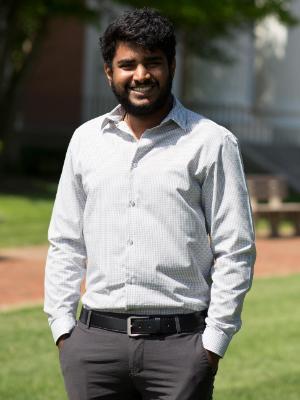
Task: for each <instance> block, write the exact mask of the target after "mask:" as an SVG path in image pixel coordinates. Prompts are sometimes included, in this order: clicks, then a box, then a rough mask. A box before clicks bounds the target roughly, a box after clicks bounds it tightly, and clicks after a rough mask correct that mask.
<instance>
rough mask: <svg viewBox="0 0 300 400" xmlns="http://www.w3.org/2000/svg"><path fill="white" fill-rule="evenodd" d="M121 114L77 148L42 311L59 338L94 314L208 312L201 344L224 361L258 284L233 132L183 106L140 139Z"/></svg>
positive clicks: (68, 166)
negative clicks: (80, 317)
mask: <svg viewBox="0 0 300 400" xmlns="http://www.w3.org/2000/svg"><path fill="white" fill-rule="evenodd" d="M123 116H124V111H123V109H122V107H121V106H118V107H116V108H115V109H114V110H113V111H112V112H110V113H108V114H105V115H103V116H100V117H98V118H95V119H93V120H91V121H88V122H86V123H85V124H83V125H82V126H80V127H79V128H78V129H77V130H76V131H75V133H74V135H73V137H72V139H71V142H70V144H69V147H68V150H67V154H66V159H65V163H64V167H63V171H62V174H61V178H60V181H59V186H58V191H57V195H56V200H55V204H54V208H53V213H52V218H51V222H50V227H49V241H50V248H49V252H48V257H47V263H46V277H45V308H44V309H45V312H46V313H47V314H48V316H49V324H50V326H51V329H52V333H53V337H54V340H55V341H56V340H57V339H58V338H59V337H60V336H61V335H62V334H64V333H66V332H69V331H70V330H71V329H72V328H73V326H74V324H75V315H76V309H77V306H78V302H79V299H80V284H81V282H82V280H83V278H84V276H85V277H86V292H85V294H84V295H83V297H82V303H83V305H84V306H85V307H86V308H91V309H96V310H102V311H110V312H120V313H122V312H123V313H132V314H133V315H137V314H147V315H149V314H176V313H189V312H193V311H199V310H204V309H207V308H208V317H207V318H206V324H207V325H206V328H205V331H204V333H203V344H204V347H205V348H206V349H208V350H211V351H213V352H215V353H217V354H219V355H220V356H223V355H224V353H225V351H226V349H227V346H228V344H229V342H230V339H231V337H232V335H233V334H234V333H235V332H237V331H238V330H239V328H240V326H241V318H240V316H241V310H242V305H243V300H244V296H245V294H246V292H247V291H248V290H249V288H250V286H251V281H252V276H253V265H254V261H255V245H254V230H253V224H252V217H251V207H250V202H249V196H248V192H247V187H246V182H245V176H244V172H243V166H242V161H241V156H240V152H239V148H238V144H237V139H236V138H235V136H234V135H233V134H232V133H230V132H229V131H228V130H226V129H225V128H224V127H222V126H219V125H217V124H216V123H214V122H212V121H211V120H209V119H207V118H204V117H203V116H201V115H199V114H196V113H194V112H192V111H190V110H188V109H186V108H184V107H183V106H182V105H181V104H180V103H179V101H178V100H177V99H175V100H174V105H173V108H172V110H171V111H170V113H169V114H168V115H167V117H166V118H165V119H164V120H163V121H162V122H161V124H160V125H159V126H157V127H154V128H152V129H147V130H146V131H145V132H144V133H143V135H142V137H141V138H140V140H137V139H136V138H135V137H134V136H133V134H132V132H131V131H130V129H129V128H128V126H127V124H126V123H125V122H124V121H123Z"/></svg>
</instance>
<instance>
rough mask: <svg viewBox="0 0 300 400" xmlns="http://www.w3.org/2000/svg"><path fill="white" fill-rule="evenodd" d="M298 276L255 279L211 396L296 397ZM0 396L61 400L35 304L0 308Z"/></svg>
mask: <svg viewBox="0 0 300 400" xmlns="http://www.w3.org/2000/svg"><path fill="white" fill-rule="evenodd" d="M299 285H300V275H294V276H289V277H284V278H272V279H257V280H255V281H254V285H253V288H252V290H251V292H250V293H249V295H248V297H247V299H246V304H245V307H244V313H243V320H244V326H243V328H242V330H241V332H240V333H238V334H237V336H236V337H235V338H234V339H233V341H232V343H231V345H230V347H229V349H228V351H227V353H226V355H225V357H224V359H223V360H221V362H220V368H219V372H218V375H217V378H216V383H215V395H214V399H215V400H281V399H282V398H284V399H285V400H298V399H299V393H300V381H299V376H300V364H299V361H298V358H299V353H300V342H299V326H300V314H299V313H297V312H296V310H295V305H296V304H297V303H298V297H299ZM0 336H1V346H0V359H1V361H2V363H1V365H2V367H1V368H0V398H1V399H2V398H3V399H10V400H32V399H34V400H57V399H59V400H64V399H66V395H65V392H64V387H63V381H62V377H61V374H60V370H59V362H58V354H57V349H56V348H55V346H54V343H53V340H52V337H51V334H50V330H49V328H48V325H47V322H46V317H45V315H44V314H43V312H42V309H41V307H38V308H31V309H23V310H16V311H9V312H1V313H0Z"/></svg>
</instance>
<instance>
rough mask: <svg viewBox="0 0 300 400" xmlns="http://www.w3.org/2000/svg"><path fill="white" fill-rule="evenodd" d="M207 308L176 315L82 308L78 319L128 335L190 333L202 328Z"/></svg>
mask: <svg viewBox="0 0 300 400" xmlns="http://www.w3.org/2000/svg"><path fill="white" fill-rule="evenodd" d="M206 315H207V310H205V311H198V312H194V313H191V314H178V315H148V316H145V315H130V314H118V313H105V312H100V311H93V310H87V309H85V308H82V310H81V313H80V317H79V320H80V321H81V322H82V323H83V324H85V325H87V326H88V327H90V326H91V327H93V328H100V329H106V330H109V331H114V332H121V333H127V334H128V336H140V335H159V334H164V335H167V334H172V333H191V332H194V331H200V330H203V329H204V327H205V317H206Z"/></svg>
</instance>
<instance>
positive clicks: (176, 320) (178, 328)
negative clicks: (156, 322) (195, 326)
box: [175, 315, 181, 333]
mask: <svg viewBox="0 0 300 400" xmlns="http://www.w3.org/2000/svg"><path fill="white" fill-rule="evenodd" d="M175 326H176V332H177V333H180V332H181V329H180V322H179V318H178V316H177V315H176V316H175Z"/></svg>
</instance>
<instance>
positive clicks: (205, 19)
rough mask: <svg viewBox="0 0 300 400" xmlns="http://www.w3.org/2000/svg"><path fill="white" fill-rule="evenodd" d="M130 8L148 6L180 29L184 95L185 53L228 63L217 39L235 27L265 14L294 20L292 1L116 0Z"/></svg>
mask: <svg viewBox="0 0 300 400" xmlns="http://www.w3.org/2000/svg"><path fill="white" fill-rule="evenodd" d="M118 2H119V3H124V4H128V3H130V4H131V5H132V6H134V7H143V6H151V7H153V8H157V9H159V10H161V11H162V12H163V13H164V14H165V15H167V16H169V17H170V19H171V20H172V21H173V22H174V24H175V26H176V27H177V29H178V30H179V32H180V39H181V43H182V45H183V46H182V48H183V53H184V54H183V57H182V60H183V64H182V76H183V77H184V79H181V81H182V84H183V87H182V88H181V96H182V97H183V98H185V97H186V95H187V93H186V85H185V82H187V80H188V77H189V70H188V66H189V63H188V54H189V53H194V54H195V53H196V54H197V55H199V56H200V57H201V58H204V59H211V60H219V61H220V62H231V61H232V59H231V58H230V57H228V55H227V54H226V53H225V52H224V50H223V48H222V47H221V46H220V45H219V43H220V41H219V39H220V38H226V37H227V38H230V37H233V36H234V35H235V34H236V32H237V30H242V29H249V27H250V28H251V27H252V26H253V25H254V24H255V23H258V22H260V21H261V20H263V19H264V18H266V17H267V16H269V15H273V16H275V17H277V19H278V20H279V21H280V22H282V23H283V24H285V25H288V26H292V25H295V24H297V22H298V20H297V18H295V17H294V16H293V15H292V14H291V12H290V11H289V9H290V5H291V3H292V2H293V0H213V1H211V0H176V1H175V2H174V1H173V0H166V1H161V0H151V1H145V0H131V1H129V2H128V1H127V0H118Z"/></svg>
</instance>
